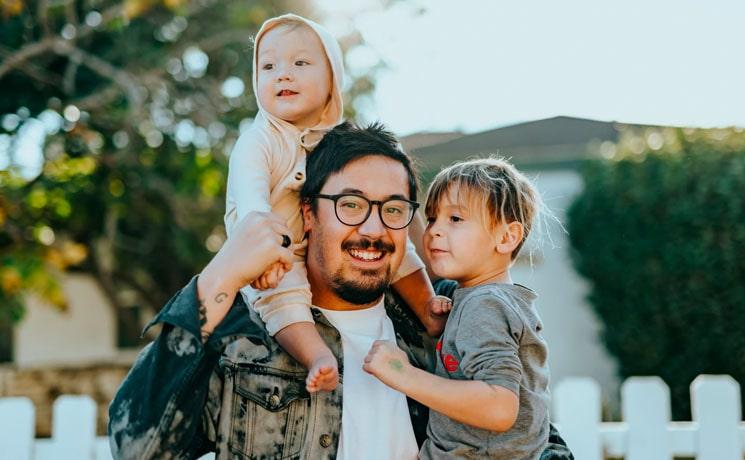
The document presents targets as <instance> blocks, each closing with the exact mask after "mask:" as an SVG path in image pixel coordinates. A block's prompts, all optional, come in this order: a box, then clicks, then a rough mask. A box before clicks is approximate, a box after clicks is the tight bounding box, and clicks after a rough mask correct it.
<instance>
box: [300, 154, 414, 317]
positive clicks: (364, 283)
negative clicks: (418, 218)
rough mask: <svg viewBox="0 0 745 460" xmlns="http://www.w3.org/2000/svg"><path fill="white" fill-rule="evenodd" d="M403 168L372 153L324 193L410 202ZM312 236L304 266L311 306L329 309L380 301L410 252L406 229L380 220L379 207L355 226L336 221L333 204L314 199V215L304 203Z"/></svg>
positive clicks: (333, 178)
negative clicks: (397, 228) (392, 228)
mask: <svg viewBox="0 0 745 460" xmlns="http://www.w3.org/2000/svg"><path fill="white" fill-rule="evenodd" d="M408 191H409V185H408V175H407V173H406V169H405V168H404V166H403V165H402V164H401V163H399V162H398V161H395V160H393V159H390V158H388V157H384V156H381V155H369V156H366V157H362V158H359V159H357V160H354V161H352V162H350V163H349V164H347V165H346V166H345V167H344V169H342V170H341V171H339V172H338V173H336V174H334V175H331V176H329V178H328V179H327V181H326V183H325V184H324V186H323V188H322V189H321V191H320V193H322V194H326V195H336V194H341V193H353V194H358V195H362V196H364V197H365V198H367V199H369V200H379V201H385V200H388V199H391V198H404V199H408V198H409V192H408ZM303 214H304V220H305V230H306V231H307V232H309V242H308V256H307V262H306V266H307V269H308V279H309V280H310V283H311V292H312V293H313V303H314V304H315V305H318V306H321V307H323V308H329V309H355V308H360V307H367V306H370V304H374V303H376V302H377V301H378V300H380V296H381V295H382V294H383V291H384V290H385V289H386V288H387V287H388V286H389V285H390V282H391V278H392V276H393V274H395V273H396V271H397V270H398V267H399V265H400V264H401V259H402V257H403V254H404V252H405V250H406V237H407V234H408V230H407V228H403V229H400V230H391V229H389V228H388V227H386V226H385V225H383V222H381V220H380V215H379V214H378V206H377V205H373V207H372V209H371V212H370V216H369V217H368V218H367V220H366V221H365V222H363V223H362V224H360V225H356V226H348V225H345V224H343V223H341V222H339V220H338V219H337V218H336V214H335V212H334V202H333V201H332V200H329V199H321V198H319V199H317V200H316V212H313V211H312V210H311V208H310V206H309V205H307V204H306V205H303Z"/></svg>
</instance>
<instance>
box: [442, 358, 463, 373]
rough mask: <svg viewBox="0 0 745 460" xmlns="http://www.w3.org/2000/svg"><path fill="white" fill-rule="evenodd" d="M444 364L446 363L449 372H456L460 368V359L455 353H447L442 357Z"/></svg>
mask: <svg viewBox="0 0 745 460" xmlns="http://www.w3.org/2000/svg"><path fill="white" fill-rule="evenodd" d="M442 364H444V365H445V370H447V371H448V372H455V371H457V370H458V364H459V363H458V360H457V359H455V357H453V355H445V356H444V357H443V359H442Z"/></svg>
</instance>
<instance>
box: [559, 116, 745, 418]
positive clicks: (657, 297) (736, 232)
mask: <svg viewBox="0 0 745 460" xmlns="http://www.w3.org/2000/svg"><path fill="white" fill-rule="evenodd" d="M583 176H584V183H585V189H584V191H583V192H582V193H581V194H580V195H579V196H578V197H577V199H576V201H575V202H574V203H573V204H572V206H571V208H570V210H569V235H570V240H571V244H572V247H573V249H574V254H573V255H574V263H575V266H576V268H577V270H578V271H579V272H580V273H581V274H582V275H583V276H584V277H585V278H587V279H588V280H589V282H590V286H591V291H590V296H589V300H590V303H591V304H592V306H593V308H594V310H595V312H596V313H597V315H598V317H599V318H600V320H601V322H602V324H603V340H604V342H605V345H606V347H607V349H608V351H609V352H610V353H611V355H613V356H615V357H616V359H617V361H618V368H619V372H620V375H621V377H624V378H625V377H629V376H633V375H659V376H661V377H662V378H663V379H664V380H665V381H666V382H667V384H668V385H669V386H670V389H671V395H672V401H673V415H674V417H675V418H676V419H687V418H688V417H689V416H690V412H689V409H690V404H689V401H690V400H689V394H688V391H689V390H688V389H689V385H690V383H691V381H692V380H693V379H694V378H695V377H696V376H697V375H698V374H702V373H707V374H729V375H732V376H733V377H734V378H735V379H737V380H738V381H740V382H743V381H745V360H743V359H742V356H743V354H742V350H743V349H744V347H745V338H744V336H743V334H742V331H741V328H742V324H744V323H745V285H743V280H745V259H743V258H742V254H744V253H745V201H744V200H743V197H745V132H743V131H742V130H734V129H730V130H681V129H677V130H673V129H668V130H662V131H660V130H650V131H649V132H646V133H641V135H639V133H637V134H636V135H633V134H632V135H629V136H627V138H626V139H624V141H623V142H622V144H621V146H620V148H619V149H618V152H617V154H616V156H615V158H613V159H612V160H609V161H598V162H594V163H591V164H590V165H588V167H587V169H586V170H585V171H584V174H583Z"/></svg>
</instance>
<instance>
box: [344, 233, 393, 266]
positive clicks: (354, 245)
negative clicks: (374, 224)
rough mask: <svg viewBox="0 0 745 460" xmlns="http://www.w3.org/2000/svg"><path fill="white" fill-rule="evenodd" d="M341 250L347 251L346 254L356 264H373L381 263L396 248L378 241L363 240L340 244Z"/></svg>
mask: <svg viewBox="0 0 745 460" xmlns="http://www.w3.org/2000/svg"><path fill="white" fill-rule="evenodd" d="M342 249H344V250H345V251H347V254H349V255H350V256H351V258H352V260H354V261H356V262H362V263H364V264H374V263H376V262H380V261H382V260H383V259H384V258H385V256H386V255H388V254H389V253H392V252H394V251H395V249H396V248H395V246H393V245H392V244H390V243H384V242H383V241H380V240H376V241H371V240H369V239H366V238H365V239H362V240H360V241H345V242H344V243H343V244H342Z"/></svg>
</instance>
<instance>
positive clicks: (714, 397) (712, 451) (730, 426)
mask: <svg viewBox="0 0 745 460" xmlns="http://www.w3.org/2000/svg"><path fill="white" fill-rule="evenodd" d="M691 412H692V415H693V421H694V422H698V436H697V439H696V441H697V443H696V444H697V452H698V455H697V456H696V459H697V460H729V459H732V460H735V459H742V453H741V450H740V439H739V437H738V426H739V424H740V420H742V414H741V412H742V411H741V409H740V385H738V383H737V382H736V381H735V380H734V379H733V378H732V377H730V376H729V375H699V376H698V377H696V379H695V380H694V381H693V382H692V383H691Z"/></svg>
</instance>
